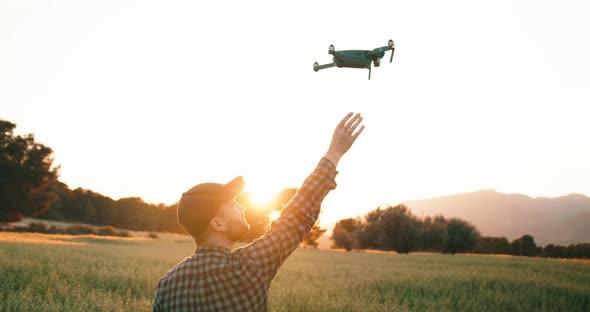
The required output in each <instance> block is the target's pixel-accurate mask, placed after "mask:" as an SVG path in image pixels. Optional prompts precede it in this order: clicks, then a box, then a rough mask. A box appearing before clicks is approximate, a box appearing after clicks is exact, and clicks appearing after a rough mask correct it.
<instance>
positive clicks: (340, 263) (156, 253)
mask: <svg viewBox="0 0 590 312" xmlns="http://www.w3.org/2000/svg"><path fill="white" fill-rule="evenodd" d="M68 241H70V242H72V241H73V242H78V243H82V244H79V245H72V244H70V245H58V244H52V245H49V244H43V243H27V244H22V243H10V242H0V292H1V295H0V310H1V311H86V312H89V311H149V310H150V309H151V301H152V296H153V294H154V291H155V288H156V285H157V282H158V279H159V278H160V276H162V275H163V274H164V273H165V272H166V271H167V270H168V269H169V268H170V267H171V266H172V265H174V264H175V263H177V262H178V261H180V260H182V259H183V258H184V257H186V256H188V255H190V254H191V253H192V252H193V249H194V246H193V244H192V242H190V241H187V240H177V241H174V240H125V239H120V240H118V239H110V240H109V239H103V238H99V237H82V238H72V239H68ZM270 310H271V311H590V264H588V263H573V262H572V263H570V262H560V261H555V260H547V259H534V258H533V259H531V258H520V257H490V256H469V255H455V256H449V255H438V254H430V255H423V254H413V255H391V254H370V253H356V252H351V253H345V252H339V251H323V250H312V249H299V250H297V251H296V252H295V253H294V254H293V256H292V257H290V258H289V259H288V260H287V262H286V263H285V265H284V266H283V268H282V269H281V270H280V271H279V273H278V274H277V276H276V278H275V280H274V282H273V284H272V286H271V293H270Z"/></svg>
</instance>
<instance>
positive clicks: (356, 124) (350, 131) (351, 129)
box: [347, 114, 363, 133]
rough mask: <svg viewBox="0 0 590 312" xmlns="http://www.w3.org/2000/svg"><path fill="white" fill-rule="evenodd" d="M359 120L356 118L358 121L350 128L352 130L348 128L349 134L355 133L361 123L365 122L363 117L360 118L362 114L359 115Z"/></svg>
mask: <svg viewBox="0 0 590 312" xmlns="http://www.w3.org/2000/svg"><path fill="white" fill-rule="evenodd" d="M357 116H358V118H356V120H355V121H354V123H353V124H352V125H351V126H350V128H348V129H347V130H348V133H353V132H354V130H356V127H358V126H359V125H360V123H361V121H363V117H360V114H359V115H357Z"/></svg>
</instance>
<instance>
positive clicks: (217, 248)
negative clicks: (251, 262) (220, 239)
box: [195, 245, 231, 255]
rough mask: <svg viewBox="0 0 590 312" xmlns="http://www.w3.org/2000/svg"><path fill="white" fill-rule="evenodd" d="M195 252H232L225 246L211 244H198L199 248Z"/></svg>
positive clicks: (223, 253)
mask: <svg viewBox="0 0 590 312" xmlns="http://www.w3.org/2000/svg"><path fill="white" fill-rule="evenodd" d="M195 253H196V254H197V253H198V254H205V253H207V254H219V255H227V254H230V253H231V250H229V249H227V248H224V247H220V246H211V245H207V246H197V249H195Z"/></svg>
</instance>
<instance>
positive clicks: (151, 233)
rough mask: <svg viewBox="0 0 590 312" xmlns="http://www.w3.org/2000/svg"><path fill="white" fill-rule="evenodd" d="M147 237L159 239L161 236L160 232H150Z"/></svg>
mask: <svg viewBox="0 0 590 312" xmlns="http://www.w3.org/2000/svg"><path fill="white" fill-rule="evenodd" d="M147 237H148V238H151V239H158V238H159V237H158V233H156V232H149V233H148V235H147Z"/></svg>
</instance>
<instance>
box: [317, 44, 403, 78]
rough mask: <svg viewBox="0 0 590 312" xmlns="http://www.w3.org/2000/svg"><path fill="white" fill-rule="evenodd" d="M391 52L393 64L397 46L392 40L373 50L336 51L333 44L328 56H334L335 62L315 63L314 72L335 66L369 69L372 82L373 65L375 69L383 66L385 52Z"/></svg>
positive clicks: (390, 60) (390, 59)
mask: <svg viewBox="0 0 590 312" xmlns="http://www.w3.org/2000/svg"><path fill="white" fill-rule="evenodd" d="M389 50H391V58H389V63H391V62H392V61H393V51H394V50H395V45H394V44H393V40H391V39H389V42H388V43H387V45H386V46H384V47H380V48H376V49H373V50H342V51H336V49H335V48H334V45H333V44H331V45H330V47H329V48H328V54H331V55H333V56H334V57H333V58H332V59H333V60H334V62H333V63H329V64H325V65H320V64H318V62H315V63H313V70H314V71H316V72H317V71H318V70H321V69H326V68H330V67H334V66H338V67H339V68H342V67H348V68H367V69H369V80H371V63H372V64H373V65H374V66H375V67H379V65H381V58H382V57H383V56H384V55H385V52H386V51H389Z"/></svg>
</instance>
